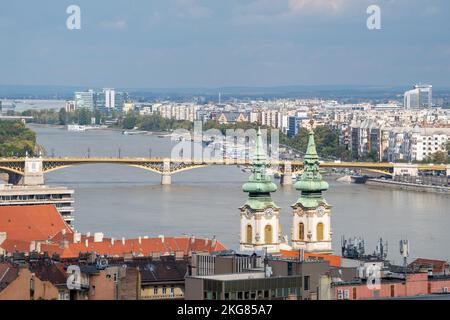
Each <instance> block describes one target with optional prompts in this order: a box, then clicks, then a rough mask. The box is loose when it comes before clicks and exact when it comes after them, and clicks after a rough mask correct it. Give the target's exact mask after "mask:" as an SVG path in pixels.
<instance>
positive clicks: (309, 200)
mask: <svg viewBox="0 0 450 320" xmlns="http://www.w3.org/2000/svg"><path fill="white" fill-rule="evenodd" d="M294 187H295V189H297V190H298V191H301V196H300V198H299V199H298V200H297V203H301V204H302V205H303V206H304V207H308V208H309V207H316V206H319V205H320V204H325V205H326V201H325V199H323V197H322V191H326V190H328V188H329V185H328V183H327V182H326V181H324V180H322V175H321V174H320V161H319V156H318V155H317V150H316V144H315V142H314V132H313V131H312V130H311V131H310V132H309V140H308V147H307V149H306V154H305V159H304V162H303V174H302V175H301V176H300V178H298V180H297V182H296V183H295V185H294Z"/></svg>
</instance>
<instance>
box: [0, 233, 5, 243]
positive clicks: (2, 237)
mask: <svg viewBox="0 0 450 320" xmlns="http://www.w3.org/2000/svg"><path fill="white" fill-rule="evenodd" d="M5 240H6V232H0V244H2V243H3V241H5Z"/></svg>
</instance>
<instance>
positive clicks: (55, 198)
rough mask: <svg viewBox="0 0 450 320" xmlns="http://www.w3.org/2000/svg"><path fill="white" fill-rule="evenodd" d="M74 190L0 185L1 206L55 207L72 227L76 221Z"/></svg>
mask: <svg viewBox="0 0 450 320" xmlns="http://www.w3.org/2000/svg"><path fill="white" fill-rule="evenodd" d="M73 195H74V190H71V189H68V188H66V187H58V186H43V185H42V186H22V185H17V186H16V185H10V184H0V206H12V205H14V206H28V205H43V204H50V205H54V206H55V207H56V209H57V210H58V212H59V214H60V215H61V217H62V219H63V220H64V221H65V222H66V223H67V224H68V225H70V226H73V221H74V216H73V214H74V211H75V209H74V196H73Z"/></svg>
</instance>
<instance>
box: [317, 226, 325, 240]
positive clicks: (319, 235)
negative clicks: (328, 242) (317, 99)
mask: <svg viewBox="0 0 450 320" xmlns="http://www.w3.org/2000/svg"><path fill="white" fill-rule="evenodd" d="M316 233H317V241H323V239H324V236H323V223H322V222H319V223H318V224H317V230H316Z"/></svg>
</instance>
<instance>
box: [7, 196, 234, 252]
mask: <svg viewBox="0 0 450 320" xmlns="http://www.w3.org/2000/svg"><path fill="white" fill-rule="evenodd" d="M63 230H64V232H63ZM0 232H6V240H5V241H4V242H3V243H2V244H0V247H1V248H3V249H4V250H6V251H7V252H15V251H20V252H29V251H30V242H31V241H40V242H41V245H40V246H41V250H40V251H41V252H48V253H49V254H50V255H52V254H54V253H56V254H59V255H60V257H61V258H76V257H78V256H79V254H80V253H85V252H96V253H98V254H102V255H110V256H124V255H125V254H134V255H140V256H150V255H152V254H158V255H161V254H175V253H183V255H189V254H190V253H191V252H192V251H196V252H202V251H205V252H212V251H222V250H226V248H225V246H224V245H223V244H222V243H220V242H219V241H216V240H211V239H202V238H194V237H192V238H191V237H164V238H159V237H158V238H141V240H139V239H127V240H124V243H122V240H115V241H114V244H112V242H113V241H112V240H111V239H109V238H103V240H102V241H101V242H95V241H94V237H92V236H89V237H87V236H81V241H80V242H78V243H75V241H74V237H75V234H74V232H73V231H72V229H71V228H70V227H69V226H68V225H67V224H66V223H65V222H64V220H63V219H62V218H61V216H60V214H59V213H58V211H57V210H56V208H55V207H54V206H52V205H37V206H5V207H0ZM44 241H45V243H44ZM62 241H65V242H66V245H60V244H61V243H62ZM86 241H87V244H88V245H87V246H86Z"/></svg>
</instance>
